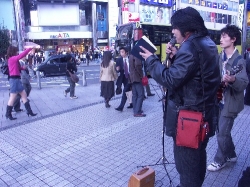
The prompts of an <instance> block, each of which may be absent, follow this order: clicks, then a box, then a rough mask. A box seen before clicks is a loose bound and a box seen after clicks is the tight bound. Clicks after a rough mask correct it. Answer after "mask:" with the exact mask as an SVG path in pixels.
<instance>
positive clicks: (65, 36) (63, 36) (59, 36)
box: [27, 31, 92, 40]
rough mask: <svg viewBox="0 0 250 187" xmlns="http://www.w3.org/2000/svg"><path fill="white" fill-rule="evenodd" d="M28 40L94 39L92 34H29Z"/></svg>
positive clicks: (86, 32)
mask: <svg viewBox="0 0 250 187" xmlns="http://www.w3.org/2000/svg"><path fill="white" fill-rule="evenodd" d="M27 38H29V39H31V40H41V39H59V40H60V39H69V38H92V32H89V31H85V32H65V33H58V32H28V33H27Z"/></svg>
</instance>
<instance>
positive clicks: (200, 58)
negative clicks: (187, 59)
mask: <svg viewBox="0 0 250 187" xmlns="http://www.w3.org/2000/svg"><path fill="white" fill-rule="evenodd" d="M191 41H192V42H193V44H194V45H195V48H196V50H197V51H198V53H199V61H200V63H199V65H200V70H201V86H202V92H203V93H202V99H203V117H205V101H204V96H205V90H204V85H205V84H204V71H203V54H202V49H201V48H200V46H199V44H198V43H197V41H196V38H194V39H192V40H191Z"/></svg>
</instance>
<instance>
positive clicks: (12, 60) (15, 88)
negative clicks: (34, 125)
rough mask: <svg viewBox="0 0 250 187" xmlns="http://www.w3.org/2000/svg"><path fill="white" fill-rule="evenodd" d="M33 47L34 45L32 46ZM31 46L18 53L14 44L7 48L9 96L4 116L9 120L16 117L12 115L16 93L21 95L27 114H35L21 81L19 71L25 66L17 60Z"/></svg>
mask: <svg viewBox="0 0 250 187" xmlns="http://www.w3.org/2000/svg"><path fill="white" fill-rule="evenodd" d="M34 48H35V47H34ZM31 50H32V48H28V49H26V50H25V51H23V52H22V53H20V54H19V55H18V48H17V47H15V46H9V47H8V50H7V60H8V69H9V83H10V98H9V101H8V104H7V108H6V114H5V116H6V118H7V119H10V120H15V119H17V118H14V117H12V114H11V112H12V109H13V104H14V102H15V100H16V97H17V94H18V93H19V94H20V95H21V98H22V101H23V103H24V106H25V109H26V110H27V115H28V116H29V115H31V116H36V115H37V114H35V113H33V111H32V110H31V107H30V104H29V101H28V99H27V94H26V92H25V90H24V88H23V84H22V82H21V75H20V71H21V70H23V69H25V68H26V67H21V65H20V63H19V60H20V59H22V58H23V57H25V56H26V55H27V54H28V53H29V52H30V51H31Z"/></svg>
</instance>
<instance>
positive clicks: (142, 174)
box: [128, 166, 155, 187]
mask: <svg viewBox="0 0 250 187" xmlns="http://www.w3.org/2000/svg"><path fill="white" fill-rule="evenodd" d="M154 184H155V171H154V170H153V169H152V168H150V167H148V166H147V167H145V168H142V169H141V170H139V171H137V172H136V173H133V174H132V175H131V177H130V179H129V183H128V187H154Z"/></svg>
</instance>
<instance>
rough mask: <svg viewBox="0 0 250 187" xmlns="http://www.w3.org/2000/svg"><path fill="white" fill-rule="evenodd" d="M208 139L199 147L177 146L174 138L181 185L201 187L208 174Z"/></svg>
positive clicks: (175, 157) (183, 186) (184, 186)
mask: <svg viewBox="0 0 250 187" xmlns="http://www.w3.org/2000/svg"><path fill="white" fill-rule="evenodd" d="M207 143H208V139H206V140H204V141H203V142H202V143H201V145H200V146H199V148H198V149H193V148H187V147H181V146H177V145H176V143H175V138H174V159H175V165H176V169H177V171H178V173H179V175H180V185H181V187H201V186H202V183H203V182H204V179H205V175H206V166H207V153H206V147H207Z"/></svg>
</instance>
